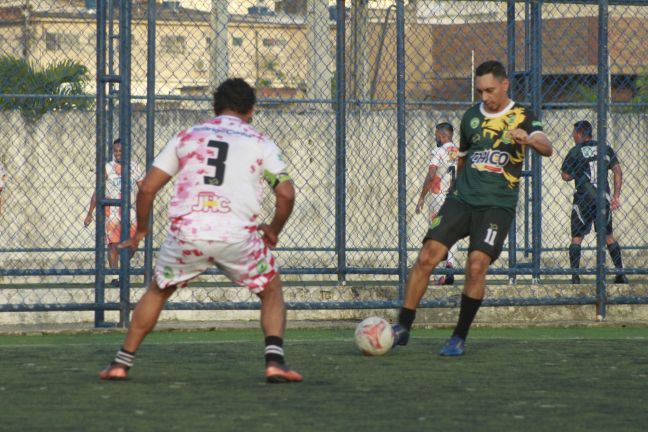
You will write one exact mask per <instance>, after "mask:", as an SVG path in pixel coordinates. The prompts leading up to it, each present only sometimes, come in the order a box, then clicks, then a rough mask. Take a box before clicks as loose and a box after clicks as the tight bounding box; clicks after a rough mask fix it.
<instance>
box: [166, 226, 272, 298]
mask: <svg viewBox="0 0 648 432" xmlns="http://www.w3.org/2000/svg"><path fill="white" fill-rule="evenodd" d="M212 266H216V267H218V268H219V269H220V270H221V271H222V272H223V273H224V274H225V275H226V276H227V277H228V278H229V279H230V280H231V281H232V282H234V283H236V284H238V285H241V286H246V287H248V289H249V290H250V291H252V292H253V293H259V292H261V291H263V290H264V289H265V287H266V286H267V285H268V283H269V282H270V281H271V280H272V279H273V278H274V277H275V275H277V267H276V266H275V259H274V257H273V256H272V253H271V251H270V248H268V247H267V246H266V245H265V243H264V242H263V240H262V239H261V236H260V235H259V233H258V232H257V231H254V232H251V233H250V234H249V236H248V237H247V238H245V239H244V240H241V241H239V242H227V243H225V242H222V241H215V240H187V239H181V238H178V237H176V236H175V235H173V234H169V235H168V237H167V238H166V240H165V241H164V244H163V245H162V247H161V248H160V252H159V253H158V257H157V262H156V265H155V280H156V282H157V284H158V286H159V287H160V288H162V289H164V288H168V287H170V286H174V285H177V286H178V287H185V286H187V284H188V283H189V281H190V280H191V279H193V278H195V277H197V276H199V275H200V274H201V273H203V272H204V271H205V270H207V269H208V268H210V267H212Z"/></svg>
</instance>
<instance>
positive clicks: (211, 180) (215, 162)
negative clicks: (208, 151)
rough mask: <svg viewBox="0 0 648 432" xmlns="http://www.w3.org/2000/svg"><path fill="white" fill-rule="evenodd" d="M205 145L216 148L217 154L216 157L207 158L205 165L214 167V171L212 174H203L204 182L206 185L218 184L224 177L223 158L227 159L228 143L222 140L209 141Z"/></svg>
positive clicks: (221, 182)
mask: <svg viewBox="0 0 648 432" xmlns="http://www.w3.org/2000/svg"><path fill="white" fill-rule="evenodd" d="M207 147H215V148H216V149H218V155H217V157H216V158H209V159H207V165H211V166H213V167H216V173H215V174H214V175H213V176H205V177H204V182H205V184H208V185H212V186H220V185H222V184H223V179H224V178H225V160H226V159H227V149H228V148H229V144H227V143H226V142H224V141H209V142H208V143H207Z"/></svg>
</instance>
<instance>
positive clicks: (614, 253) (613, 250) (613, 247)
mask: <svg viewBox="0 0 648 432" xmlns="http://www.w3.org/2000/svg"><path fill="white" fill-rule="evenodd" d="M607 248H608V252H610V257H611V258H612V262H613V263H614V267H616V268H618V269H621V268H623V262H622V261H621V246H619V242H614V243H611V244H609V245H607Z"/></svg>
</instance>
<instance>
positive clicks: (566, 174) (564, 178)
mask: <svg viewBox="0 0 648 432" xmlns="http://www.w3.org/2000/svg"><path fill="white" fill-rule="evenodd" d="M560 176H561V177H562V179H563V180H565V181H566V182H568V181H572V180H574V177H572V176H570V175H569V174H568V173H567V172H565V171H563V172H562V173H560Z"/></svg>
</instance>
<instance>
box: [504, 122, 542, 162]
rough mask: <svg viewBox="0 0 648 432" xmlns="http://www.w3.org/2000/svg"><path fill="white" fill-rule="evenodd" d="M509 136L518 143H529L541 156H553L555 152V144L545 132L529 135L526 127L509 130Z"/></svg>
mask: <svg viewBox="0 0 648 432" xmlns="http://www.w3.org/2000/svg"><path fill="white" fill-rule="evenodd" d="M509 137H510V138H511V139H512V140H513V141H514V142H515V143H516V144H521V145H528V146H529V147H531V148H533V149H534V150H535V151H536V152H538V154H540V155H541V156H551V155H552V154H553V146H552V145H551V142H550V141H549V139H548V138H547V135H545V134H544V133H534V134H531V135H529V134H528V133H527V131H525V130H524V129H520V128H518V129H513V130H512V131H510V132H509Z"/></svg>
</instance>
